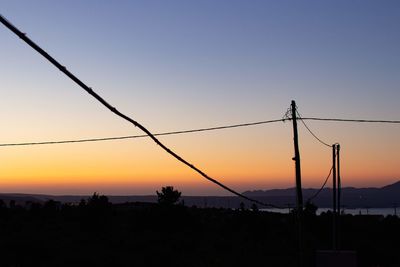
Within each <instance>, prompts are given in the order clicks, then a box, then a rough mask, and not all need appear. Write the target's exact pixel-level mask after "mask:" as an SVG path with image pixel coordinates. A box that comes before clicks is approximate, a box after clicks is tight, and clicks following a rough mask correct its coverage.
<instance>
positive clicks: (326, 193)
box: [243, 181, 400, 208]
mask: <svg viewBox="0 0 400 267" xmlns="http://www.w3.org/2000/svg"><path fill="white" fill-rule="evenodd" d="M317 191H318V189H313V188H305V189H303V197H304V200H307V198H309V197H311V196H313V195H314V194H315V193H316V192H317ZM243 194H244V195H246V196H250V197H253V198H257V199H262V200H263V201H266V202H268V201H269V202H272V203H276V204H284V203H285V202H286V203H290V204H292V205H293V204H294V197H295V194H296V191H295V188H288V189H272V190H254V191H246V192H243ZM313 202H314V204H316V205H317V206H318V207H331V205H332V204H331V203H332V188H329V187H327V188H324V189H323V190H322V191H321V192H320V194H319V195H318V196H317V197H316V198H315V199H314V200H313ZM342 205H343V206H344V207H350V208H361V207H370V208H388V207H393V205H400V181H398V182H395V183H393V184H390V185H386V186H383V187H379V188H378V187H368V188H355V187H344V188H342Z"/></svg>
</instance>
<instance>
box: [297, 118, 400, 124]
mask: <svg viewBox="0 0 400 267" xmlns="http://www.w3.org/2000/svg"><path fill="white" fill-rule="evenodd" d="M302 120H307V121H337V122H360V123H393V124H400V120H369V119H340V118H318V117H306V118H302Z"/></svg>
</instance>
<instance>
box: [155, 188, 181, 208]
mask: <svg viewBox="0 0 400 267" xmlns="http://www.w3.org/2000/svg"><path fill="white" fill-rule="evenodd" d="M156 192H157V197H158V203H159V204H161V205H166V206H172V205H175V204H176V203H177V202H178V201H179V199H180V198H181V194H182V193H181V192H179V191H178V190H175V189H174V187H173V186H166V187H163V188H162V189H161V192H158V191H156Z"/></svg>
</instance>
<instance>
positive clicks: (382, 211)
mask: <svg viewBox="0 0 400 267" xmlns="http://www.w3.org/2000/svg"><path fill="white" fill-rule="evenodd" d="M261 210H262V211H270V212H279V213H289V209H261ZM328 210H332V209H329V208H319V209H318V210H317V214H318V215H319V214H321V213H322V212H327V211H328ZM344 213H345V214H352V215H383V216H387V215H397V216H399V215H400V208H397V210H396V211H395V209H394V208H369V209H366V208H359V209H344Z"/></svg>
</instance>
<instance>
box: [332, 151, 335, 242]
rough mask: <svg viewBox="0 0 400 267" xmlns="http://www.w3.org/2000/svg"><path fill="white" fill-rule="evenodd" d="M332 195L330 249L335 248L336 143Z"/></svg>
mask: <svg viewBox="0 0 400 267" xmlns="http://www.w3.org/2000/svg"><path fill="white" fill-rule="evenodd" d="M332 163H333V166H332V195H333V213H332V249H333V250H336V145H333V146H332Z"/></svg>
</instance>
